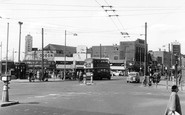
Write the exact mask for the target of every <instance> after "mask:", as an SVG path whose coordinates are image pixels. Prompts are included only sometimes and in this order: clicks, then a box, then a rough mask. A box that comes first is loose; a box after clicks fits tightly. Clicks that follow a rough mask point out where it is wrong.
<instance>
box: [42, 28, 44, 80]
mask: <svg viewBox="0 0 185 115" xmlns="http://www.w3.org/2000/svg"><path fill="white" fill-rule="evenodd" d="M43 47H44V28H42V79H43V78H44V51H43V50H44V49H43Z"/></svg>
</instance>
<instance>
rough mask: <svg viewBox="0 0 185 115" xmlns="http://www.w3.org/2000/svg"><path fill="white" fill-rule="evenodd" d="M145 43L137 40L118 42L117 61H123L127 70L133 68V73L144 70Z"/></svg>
mask: <svg viewBox="0 0 185 115" xmlns="http://www.w3.org/2000/svg"><path fill="white" fill-rule="evenodd" d="M144 54H145V41H144V40H142V39H137V40H136V41H124V42H120V47H119V57H120V58H119V59H120V60H125V62H126V66H127V68H134V71H140V70H143V69H144V68H143V67H144Z"/></svg>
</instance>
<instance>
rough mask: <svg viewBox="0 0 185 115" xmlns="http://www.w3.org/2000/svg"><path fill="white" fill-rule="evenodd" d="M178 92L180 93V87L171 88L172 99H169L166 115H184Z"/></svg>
mask: <svg viewBox="0 0 185 115" xmlns="http://www.w3.org/2000/svg"><path fill="white" fill-rule="evenodd" d="M178 91H179V89H178V86H177V85H173V86H172V88H171V95H170V99H169V102H168V105H167V108H166V111H165V114H164V115H173V113H174V115H178V114H177V113H179V115H182V111H181V104H180V98H179V96H178V94H177V92H178ZM176 112H177V113H176ZM175 113H176V114H175Z"/></svg>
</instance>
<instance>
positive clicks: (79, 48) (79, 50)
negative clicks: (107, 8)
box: [76, 45, 87, 54]
mask: <svg viewBox="0 0 185 115" xmlns="http://www.w3.org/2000/svg"><path fill="white" fill-rule="evenodd" d="M76 50H77V53H82V54H83V53H87V47H86V46H85V45H80V46H77V49H76Z"/></svg>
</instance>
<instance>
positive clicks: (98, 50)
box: [91, 45, 120, 60]
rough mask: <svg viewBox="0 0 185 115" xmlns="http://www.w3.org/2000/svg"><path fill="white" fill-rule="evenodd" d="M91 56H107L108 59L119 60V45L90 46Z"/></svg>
mask: <svg viewBox="0 0 185 115" xmlns="http://www.w3.org/2000/svg"><path fill="white" fill-rule="evenodd" d="M91 56H92V57H93V58H108V59H109V60H119V59H120V57H119V45H110V46H101V45H100V46H92V48H91Z"/></svg>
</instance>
